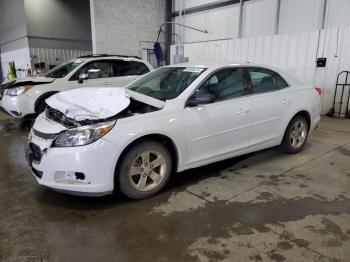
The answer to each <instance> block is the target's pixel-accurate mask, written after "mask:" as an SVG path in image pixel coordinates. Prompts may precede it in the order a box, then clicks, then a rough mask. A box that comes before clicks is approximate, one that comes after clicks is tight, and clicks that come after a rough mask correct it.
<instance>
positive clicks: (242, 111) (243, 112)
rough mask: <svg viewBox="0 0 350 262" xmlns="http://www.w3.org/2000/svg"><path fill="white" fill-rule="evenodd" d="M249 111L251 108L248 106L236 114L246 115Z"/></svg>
mask: <svg viewBox="0 0 350 262" xmlns="http://www.w3.org/2000/svg"><path fill="white" fill-rule="evenodd" d="M247 113H249V109H248V108H240V109H238V110H237V111H236V114H237V115H245V114H247Z"/></svg>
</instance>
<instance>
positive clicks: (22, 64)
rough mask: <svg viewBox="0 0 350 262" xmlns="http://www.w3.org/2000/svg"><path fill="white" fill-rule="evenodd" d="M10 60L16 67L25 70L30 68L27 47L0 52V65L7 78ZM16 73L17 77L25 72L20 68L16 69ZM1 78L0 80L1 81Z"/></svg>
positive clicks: (22, 75)
mask: <svg viewBox="0 0 350 262" xmlns="http://www.w3.org/2000/svg"><path fill="white" fill-rule="evenodd" d="M12 61H13V62H15V67H16V69H21V70H26V69H28V68H30V54H29V47H25V48H20V49H16V50H11V51H7V52H4V53H1V67H2V70H3V77H4V78H5V79H7V71H8V64H9V63H10V62H12ZM16 73H17V77H18V78H21V77H24V76H25V73H24V72H22V71H20V70H17V71H16ZM1 80H2V79H0V82H2V81H1Z"/></svg>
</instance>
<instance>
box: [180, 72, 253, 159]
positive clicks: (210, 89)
mask: <svg viewBox="0 0 350 262" xmlns="http://www.w3.org/2000/svg"><path fill="white" fill-rule="evenodd" d="M245 83H246V81H244V72H243V70H242V69H241V68H226V69H221V70H220V71H217V72H215V73H213V75H211V76H210V77H209V78H208V79H207V80H206V81H205V82H204V83H203V84H202V86H201V87H199V89H198V90H197V91H196V92H195V94H194V96H200V95H213V96H214V102H213V103H210V104H205V105H199V106H193V107H187V108H185V111H184V114H185V122H186V136H187V137H186V139H187V145H188V149H187V150H188V156H189V157H188V161H189V163H195V162H200V161H203V160H204V161H205V160H206V159H210V158H216V157H220V156H223V155H225V154H229V153H233V152H238V151H240V150H241V149H244V148H246V147H247V146H248V144H249V137H250V127H251V115H250V107H251V105H250V102H249V100H248V99H247V97H245V94H247V85H246V84H245Z"/></svg>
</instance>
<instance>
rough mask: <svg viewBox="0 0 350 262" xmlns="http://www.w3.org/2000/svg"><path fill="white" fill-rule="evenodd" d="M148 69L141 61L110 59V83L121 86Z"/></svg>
mask: <svg viewBox="0 0 350 262" xmlns="http://www.w3.org/2000/svg"><path fill="white" fill-rule="evenodd" d="M149 71H150V70H149V69H148V67H147V66H146V65H145V64H143V63H142V62H138V61H131V60H121V59H120V60H112V76H113V77H112V85H113V86H115V87H123V86H126V85H127V84H129V83H130V82H132V81H134V80H135V79H137V78H138V77H140V76H141V75H143V74H146V73H148V72H149Z"/></svg>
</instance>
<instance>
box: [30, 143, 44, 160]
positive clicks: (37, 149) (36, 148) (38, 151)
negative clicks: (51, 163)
mask: <svg viewBox="0 0 350 262" xmlns="http://www.w3.org/2000/svg"><path fill="white" fill-rule="evenodd" d="M29 148H30V150H31V151H32V152H33V160H34V161H36V162H40V161H41V157H42V154H41V149H40V147H39V146H37V145H36V144H33V143H29Z"/></svg>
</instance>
